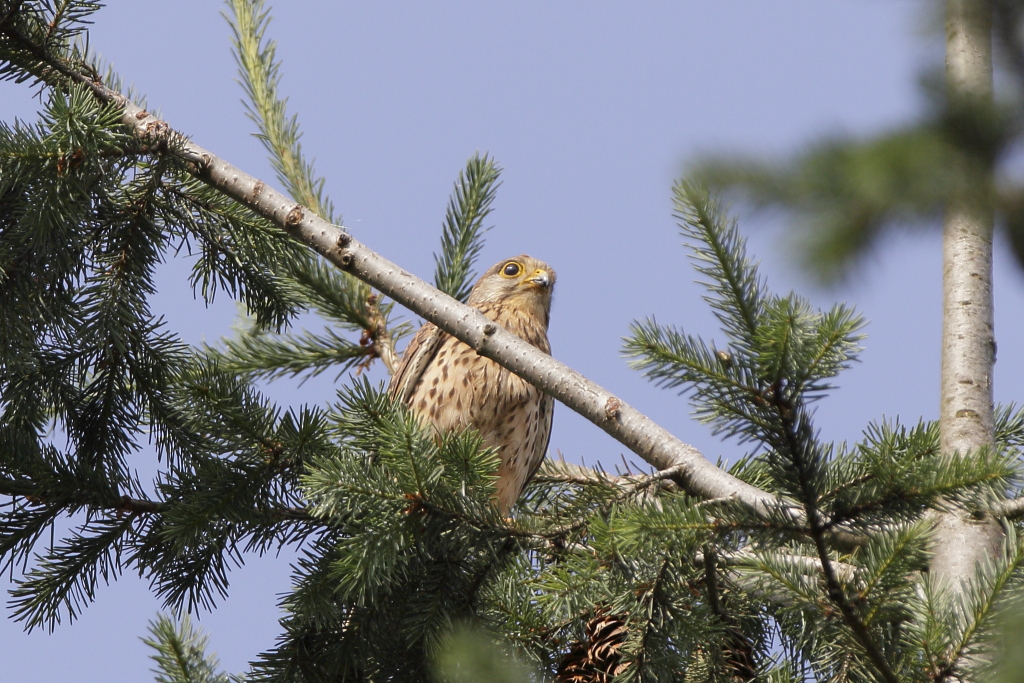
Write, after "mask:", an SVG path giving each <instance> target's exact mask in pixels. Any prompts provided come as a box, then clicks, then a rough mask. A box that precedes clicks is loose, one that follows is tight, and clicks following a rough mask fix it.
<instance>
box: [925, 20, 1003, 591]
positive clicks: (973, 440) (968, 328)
mask: <svg viewBox="0 0 1024 683" xmlns="http://www.w3.org/2000/svg"><path fill="white" fill-rule="evenodd" d="M946 84H947V88H948V93H949V97H950V101H951V102H952V103H953V106H966V107H968V108H976V107H982V106H986V105H988V104H989V103H990V102H991V100H992V10H991V6H990V5H989V3H988V2H987V0H947V2H946ZM956 170H957V172H958V173H959V175H960V178H961V183H960V192H959V193H957V195H956V196H953V197H950V199H949V202H948V204H947V206H946V215H945V220H944V224H943V272H942V282H943V324H942V389H941V405H940V411H939V432H940V439H941V448H942V453H943V454H946V455H951V454H953V453H956V452H958V451H959V452H968V451H975V450H977V449H979V448H988V447H991V446H992V444H993V441H994V420H993V405H992V370H993V366H994V364H995V336H994V333H993V307H992V202H991V198H990V195H989V192H990V187H991V183H990V180H991V171H992V169H991V168H983V167H979V166H978V164H977V160H976V159H970V158H967V155H966V154H963V155H962V158H961V160H960V168H958V169H956ZM934 517H935V520H936V534H935V543H934V546H933V551H934V559H933V560H932V563H931V574H932V576H933V577H935V579H936V580H937V581H938V582H939V583H940V584H944V585H946V586H947V587H948V588H950V589H951V590H952V591H953V592H954V593H960V592H962V590H963V587H964V586H965V585H966V584H967V583H969V582H971V581H973V580H974V578H975V572H976V566H977V564H978V562H979V561H982V560H984V559H986V558H994V557H996V556H997V553H998V552H999V548H1000V544H1001V541H1002V538H1003V533H1002V528H1001V527H1000V525H999V523H998V522H997V521H996V520H995V519H993V518H992V517H991V516H990V515H985V514H981V515H979V514H974V515H972V514H970V513H969V512H968V511H966V510H964V509H963V508H952V509H950V510H948V511H945V512H942V513H938V514H936V515H934Z"/></svg>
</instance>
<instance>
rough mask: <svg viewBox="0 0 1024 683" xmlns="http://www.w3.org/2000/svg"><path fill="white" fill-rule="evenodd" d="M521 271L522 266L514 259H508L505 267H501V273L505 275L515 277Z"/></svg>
mask: <svg viewBox="0 0 1024 683" xmlns="http://www.w3.org/2000/svg"><path fill="white" fill-rule="evenodd" d="M521 272H523V267H522V266H521V265H519V264H518V263H516V262H515V261H509V262H508V263H506V264H505V267H504V268H502V269H501V274H502V275H504V276H505V277H515V276H516V275H519V273H521Z"/></svg>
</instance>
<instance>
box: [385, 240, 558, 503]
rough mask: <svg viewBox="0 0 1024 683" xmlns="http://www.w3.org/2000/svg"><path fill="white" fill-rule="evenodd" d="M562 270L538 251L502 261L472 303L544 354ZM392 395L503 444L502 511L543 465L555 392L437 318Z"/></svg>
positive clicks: (440, 424)
mask: <svg viewBox="0 0 1024 683" xmlns="http://www.w3.org/2000/svg"><path fill="white" fill-rule="evenodd" d="M554 286H555V271H553V270H552V269H551V268H550V267H549V266H548V265H547V264H546V263H544V262H542V261H538V260H537V259H535V258H531V257H529V256H526V255H525V254H524V255H522V256H517V257H515V258H511V259H507V260H505V261H501V262H500V263H497V264H495V265H494V266H492V267H491V268H490V269H489V270H488V271H487V272H486V273H484V274H483V275H482V276H481V277H480V279H479V280H478V281H477V283H476V285H474V286H473V290H472V292H470V295H469V300H468V301H467V302H466V303H468V304H469V305H470V306H473V307H474V308H477V309H479V310H480V312H481V313H483V314H484V315H485V316H487V317H488V318H490V319H491V320H493V321H494V322H496V323H498V324H499V325H501V326H502V327H504V328H505V329H506V330H508V331H509V332H512V333H513V334H515V335H517V336H518V337H520V338H521V339H523V340H524V341H527V342H529V343H531V344H533V345H534V346H536V347H537V348H538V349H540V350H541V351H543V352H545V353H550V352H551V346H550V345H549V344H548V334H547V331H548V317H549V314H550V311H551V293H552V290H553V289H554ZM388 390H389V391H390V392H391V395H392V396H394V397H396V398H398V399H399V400H401V401H403V402H404V403H405V404H406V405H408V406H409V407H410V408H411V409H412V410H413V412H414V413H416V414H417V415H418V416H419V417H420V419H421V420H423V421H424V422H426V423H429V424H432V425H433V426H434V427H436V428H437V429H438V430H439V431H448V430H453V429H457V430H464V429H467V428H472V429H476V430H477V431H478V432H480V436H481V437H482V438H483V442H484V445H485V446H488V447H491V448H494V449H496V450H497V451H498V457H499V458H500V463H501V464H500V465H499V467H498V481H497V491H496V493H495V498H496V499H497V505H498V509H499V510H501V513H502V514H508V511H509V510H510V509H511V508H512V506H513V505H514V504H515V502H516V500H518V498H519V495H520V494H521V493H522V492H523V489H524V488H525V487H526V483H527V482H528V481H529V480H530V478H531V477H532V476H533V475H534V473H535V472H536V471H537V468H539V467H540V464H541V462H542V461H543V460H544V454H545V453H546V452H547V448H548V439H549V437H550V436H551V417H552V414H553V412H554V399H552V398H551V397H550V396H548V395H546V394H544V393H543V392H541V391H540V390H539V389H537V388H536V387H534V386H533V385H532V384H530V383H529V382H527V381H526V380H524V379H521V378H519V377H518V376H516V375H515V374H513V373H512V372H510V371H508V370H506V369H505V368H503V367H501V366H500V365H498V364H497V363H495V362H494V361H492V360H489V359H487V358H484V357H483V356H480V355H478V354H477V352H476V351H474V350H473V349H471V348H470V347H469V346H467V345H465V344H463V343H462V342H460V341H459V340H458V339H456V338H455V337H452V336H451V335H449V334H447V333H445V332H442V331H441V330H440V329H438V328H437V327H436V326H435V325H434V324H432V323H426V324H425V325H424V326H423V327H421V328H420V330H419V332H417V333H416V336H415V337H413V340H412V341H411V342H409V347H408V348H407V349H406V350H405V355H404V356H403V358H402V363H401V365H399V366H398V370H397V371H396V372H395V374H394V376H393V377H392V378H391V385H390V387H389V389H388Z"/></svg>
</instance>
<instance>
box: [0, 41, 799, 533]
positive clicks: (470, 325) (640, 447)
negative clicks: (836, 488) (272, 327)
mask: <svg viewBox="0 0 1024 683" xmlns="http://www.w3.org/2000/svg"><path fill="white" fill-rule="evenodd" d="M0 36H4V37H7V38H8V39H9V40H10V41H12V42H14V43H16V44H18V45H20V46H22V47H23V48H24V49H25V51H26V52H28V53H30V54H32V55H36V56H37V57H38V58H39V59H42V60H44V61H45V62H46V64H47V65H48V66H49V67H50V70H49V71H48V72H47V77H48V79H49V81H50V82H53V83H58V82H62V81H65V80H66V81H71V82H76V83H81V84H84V85H86V86H87V87H88V88H89V89H90V90H91V91H92V92H93V94H94V95H95V96H96V97H97V98H99V99H100V100H102V101H104V102H115V103H117V104H118V106H121V107H123V111H124V113H123V115H122V121H123V123H124V124H125V125H126V126H128V128H129V130H130V131H131V132H132V134H133V135H135V136H137V137H139V138H140V139H141V140H143V141H146V142H148V143H150V144H159V145H166V148H167V149H168V150H169V151H171V152H172V153H173V154H174V155H175V156H177V157H178V158H179V159H181V161H182V162H183V163H184V164H185V167H186V168H188V169H189V171H190V172H191V173H192V174H194V176H195V177H196V178H198V179H199V180H201V181H203V182H204V183H207V184H209V185H210V186H211V187H213V188H215V189H217V190H218V191H220V192H222V193H223V194H225V195H227V196H228V197H231V198H233V199H235V200H236V201H238V202H240V203H242V204H243V205H245V206H247V207H249V208H250V209H252V210H253V211H254V212H256V213H257V214H259V215H260V216H262V217H264V218H266V219H267V220H269V221H271V222H272V223H273V224H274V225H276V226H278V227H280V228H282V229H284V230H285V231H286V232H287V233H288V234H289V235H290V236H291V237H292V238H294V239H296V240H298V241H299V242H302V243H304V244H306V245H307V246H309V247H310V248H312V249H313V250H315V251H316V252H317V253H319V254H320V255H322V256H323V257H324V258H326V259H327V260H328V261H330V262H332V263H334V264H335V265H336V266H338V267H339V268H341V269H343V270H345V271H346V272H349V273H351V274H353V275H355V276H356V277H358V278H359V279H361V280H362V281H364V282H366V283H367V284H370V285H371V286H374V287H376V288H377V289H379V290H380V291H381V292H383V293H385V294H387V295H388V296H390V297H392V298H393V299H395V301H397V302H399V303H401V304H402V305H404V306H406V307H407V308H409V309H410V310H412V311H414V312H416V313H417V314H419V315H421V316H423V317H424V318H426V319H427V320H429V321H430V322H433V323H434V324H436V325H437V326H438V327H439V328H441V329H442V330H444V331H445V332H448V333H449V334H452V335H453V336H455V337H456V338H458V339H459V340H460V341H463V342H464V343H466V344H467V345H469V346H470V347H471V348H473V349H474V350H476V351H477V352H478V353H480V354H481V355H483V356H485V357H487V358H490V359H491V360H494V361H495V362H497V363H498V364H499V365H502V366H503V367H505V368H507V369H509V370H511V371H512V372H514V373H515V374H517V375H519V376H520V377H522V378H524V379H526V380H527V381H529V382H531V383H532V384H534V385H535V386H537V387H538V388H540V389H541V390H543V391H545V392H546V393H548V394H550V395H552V396H553V397H555V398H556V399H558V400H559V401H561V402H562V403H564V404H565V405H567V406H568V407H570V408H572V409H573V410H575V411H576V412H578V413H579V414H581V415H582V416H583V417H585V418H586V419H588V420H590V421H591V422H593V423H594V424H595V425H597V426H599V427H601V428H602V429H604V430H605V431H606V432H608V433H609V434H610V435H611V436H612V437H613V438H615V439H617V440H619V441H620V442H621V443H623V444H624V445H625V446H626V447H627V448H629V449H630V450H632V451H633V452H635V453H636V454H637V455H639V456H640V457H641V458H643V459H645V460H647V461H648V462H649V463H651V464H652V465H654V466H655V467H656V468H658V469H668V468H670V467H679V468H680V470H681V472H683V475H682V478H683V479H684V481H685V485H686V488H687V489H688V490H689V491H691V492H692V493H694V494H695V495H698V496H700V497H702V498H726V497H730V496H735V497H736V498H737V500H739V501H740V502H741V503H743V504H744V505H746V506H747V507H749V508H751V509H752V510H754V511H755V512H756V513H757V514H761V515H765V516H769V517H770V516H772V515H775V514H778V513H780V511H781V514H786V515H789V516H791V517H792V518H793V519H794V522H795V523H799V520H800V519H801V517H802V515H801V513H800V511H799V510H798V509H796V508H794V507H793V506H791V505H789V504H786V503H784V502H781V501H779V500H778V499H777V498H776V497H775V496H773V495H771V494H769V493H766V492H765V491H762V490H760V489H757V488H756V487H753V486H750V485H748V484H746V483H744V482H742V481H740V480H738V479H736V478H735V477H732V476H731V475H728V474H727V473H725V472H723V471H722V470H720V469H719V468H717V467H715V466H714V465H713V464H711V463H710V462H708V461H707V460H706V459H705V458H704V457H703V456H702V455H701V454H700V452H699V451H697V450H696V449H695V448H693V447H692V446H689V445H687V444H685V443H683V442H681V441H680V440H679V439H677V438H676V437H675V436H673V435H672V434H670V433H669V432H668V431H667V430H665V429H664V428H662V427H660V426H658V425H657V424H655V423H654V422H653V421H652V420H650V418H648V417H646V416H644V415H642V414H641V413H639V412H638V411H637V410H636V409H634V408H632V407H631V406H628V405H627V404H625V403H624V402H623V401H621V400H620V399H618V398H617V397H615V396H614V395H612V394H610V393H609V392H608V391H606V390H604V389H602V388H601V387H599V386H598V385H596V384H595V383H593V382H591V381H590V380H588V379H586V378H585V377H583V376H582V375H580V374H579V373H577V372H575V371H573V370H571V369H570V368H568V367H566V366H565V365H564V364H562V363H559V362H558V361H555V360H554V359H553V358H551V357H550V356H548V355H546V354H544V353H542V352H540V351H538V350H537V349H536V348H535V347H533V346H532V345H530V344H527V343H526V342H523V341H522V340H520V339H518V338H517V337H516V336H515V335H512V334H511V333H509V332H507V331H506V330H504V328H501V327H500V326H496V325H494V324H493V323H492V322H491V321H490V320H488V319H487V318H486V317H484V316H483V314H481V313H480V312H479V311H477V310H475V309H471V308H469V307H468V306H465V305H463V304H461V303H460V302H458V301H456V300H454V299H452V298H451V297H448V296H446V295H444V294H441V293H439V292H437V290H435V289H434V288H432V287H431V286H430V285H428V284H427V283H425V282H423V281H422V280H420V279H419V278H416V277H415V276H413V275H411V274H409V273H407V272H405V271H403V270H402V269H401V268H399V267H398V266H397V265H395V264H393V263H391V262H390V261H387V260H386V259H384V258H383V257H381V256H380V255H379V254H377V253H375V252H373V251H372V250H370V249H369V248H367V247H366V246H364V245H363V244H361V243H360V242H358V241H357V240H355V239H354V238H352V237H351V235H349V234H348V233H347V232H346V231H344V230H340V229H339V228H337V227H335V226H333V225H331V224H330V223H328V222H326V221H324V220H323V219H321V218H319V217H318V216H316V215H315V214H313V213H312V212H310V211H309V210H308V209H304V207H303V206H301V205H298V204H296V203H295V202H294V201H291V200H289V199H288V198H287V197H285V196H284V195H282V194H280V193H279V192H277V191H276V190H274V189H272V188H270V187H269V186H267V185H266V183H264V182H263V181H261V180H258V179H257V178H254V177H253V176H251V175H249V174H247V173H245V172H244V171H242V170H241V169H239V168H237V167H235V166H232V165H231V164H229V163H228V162H227V161H225V160H223V159H221V158H219V157H217V156H215V155H214V154H212V153H210V152H208V151H207V150H205V149H203V148H201V147H199V146H198V145H195V144H194V143H192V142H190V141H188V140H187V139H185V138H183V137H182V136H181V135H180V134H179V133H177V132H176V131H174V130H173V129H172V128H171V127H170V126H169V125H168V124H167V123H166V122H164V121H161V120H159V119H157V118H156V117H155V116H153V115H152V114H150V113H149V112H146V111H145V110H143V109H141V108H140V107H138V106H137V105H135V104H134V103H132V102H130V101H129V100H127V99H126V98H125V97H124V96H122V95H120V94H119V93H117V92H115V91H113V90H111V89H109V88H107V87H106V86H105V85H103V84H102V83H100V82H98V81H97V80H94V79H92V78H91V77H90V76H89V75H88V74H86V73H85V72H84V71H82V70H81V69H78V68H76V67H75V66H74V65H72V64H70V63H67V62H65V61H63V60H61V59H60V58H59V57H57V56H55V55H50V54H47V53H46V52H45V51H43V50H40V49H39V48H38V47H37V46H36V45H35V44H34V43H33V42H32V41H31V40H30V39H29V38H27V37H26V36H24V35H22V34H21V33H19V32H18V30H17V29H16V28H15V27H13V26H11V25H10V24H7V25H4V26H0ZM172 143H173V144H172Z"/></svg>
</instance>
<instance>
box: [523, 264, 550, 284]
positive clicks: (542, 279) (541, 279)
mask: <svg viewBox="0 0 1024 683" xmlns="http://www.w3.org/2000/svg"><path fill="white" fill-rule="evenodd" d="M527 282H529V283H530V284H531V285H537V286H538V287H543V288H544V289H547V288H548V287H550V286H551V273H549V272H548V271H546V270H544V269H543V268H538V269H537V270H535V271H534V273H533V275H531V276H530V277H529V279H527Z"/></svg>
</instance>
